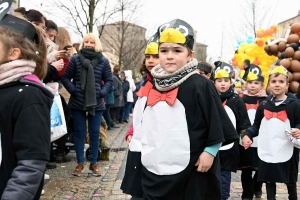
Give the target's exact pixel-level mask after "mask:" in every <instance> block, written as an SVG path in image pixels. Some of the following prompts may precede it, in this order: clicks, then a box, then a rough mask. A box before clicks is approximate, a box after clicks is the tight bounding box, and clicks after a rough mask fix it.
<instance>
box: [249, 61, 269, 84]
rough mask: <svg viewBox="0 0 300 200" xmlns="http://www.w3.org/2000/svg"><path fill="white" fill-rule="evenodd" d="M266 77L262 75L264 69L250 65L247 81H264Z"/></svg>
mask: <svg viewBox="0 0 300 200" xmlns="http://www.w3.org/2000/svg"><path fill="white" fill-rule="evenodd" d="M264 80H265V78H264V77H263V75H262V71H261V69H260V67H259V66H257V65H254V64H251V65H250V67H249V73H248V75H247V81H261V82H264Z"/></svg>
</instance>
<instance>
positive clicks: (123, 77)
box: [117, 71, 130, 123]
mask: <svg viewBox="0 0 300 200" xmlns="http://www.w3.org/2000/svg"><path fill="white" fill-rule="evenodd" d="M120 79H121V81H122V88H123V102H124V105H123V106H122V107H121V109H120V116H119V118H117V120H118V122H119V123H123V122H124V114H125V106H126V104H127V93H128V91H129V89H130V85H129V82H128V81H127V80H126V74H125V72H124V71H122V72H121V74H120Z"/></svg>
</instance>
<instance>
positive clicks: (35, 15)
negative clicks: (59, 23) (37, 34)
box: [15, 7, 46, 24]
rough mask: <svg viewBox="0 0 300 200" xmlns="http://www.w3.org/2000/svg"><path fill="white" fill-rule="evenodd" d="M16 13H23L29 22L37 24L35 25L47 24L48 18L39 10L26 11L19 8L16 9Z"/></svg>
mask: <svg viewBox="0 0 300 200" xmlns="http://www.w3.org/2000/svg"><path fill="white" fill-rule="evenodd" d="M15 12H18V13H21V14H22V15H23V16H24V17H25V18H26V19H27V20H28V21H29V22H35V23H43V22H45V24H46V18H45V17H44V15H43V14H42V13H41V12H40V11H38V10H34V9H31V10H28V11H26V9H25V8H24V7H19V8H17V9H15Z"/></svg>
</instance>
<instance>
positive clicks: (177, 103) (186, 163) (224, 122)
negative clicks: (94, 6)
mask: <svg viewBox="0 0 300 200" xmlns="http://www.w3.org/2000/svg"><path fill="white" fill-rule="evenodd" d="M193 45H194V37H193V29H192V27H191V26H190V25H189V24H187V23H186V22H184V21H182V20H180V19H175V20H173V21H171V22H168V23H165V24H163V25H161V26H160V27H159V28H158V31H157V33H156V34H154V36H153V37H152V38H151V39H150V40H149V42H148V45H147V48H146V50H145V59H144V62H143V65H142V67H141V72H142V73H143V74H145V81H144V85H143V86H142V87H141V89H140V90H139V91H138V93H137V96H138V100H137V102H136V104H135V109H134V112H133V125H132V126H131V127H130V130H129V131H128V134H127V135H126V140H127V142H128V143H129V152H128V157H127V163H126V170H125V177H124V179H123V182H122V185H121V189H122V190H123V192H124V193H127V194H130V195H132V197H133V198H132V199H136V198H137V199H139V198H140V199H147V200H170V199H172V200H204V199H207V200H218V199H222V200H225V199H228V198H229V196H230V183H231V172H236V171H237V170H241V172H242V174H241V182H242V187H243V194H242V199H245V200H246V199H253V197H254V196H256V197H260V196H261V195H262V184H263V183H266V191H267V199H270V200H272V199H275V197H276V185H275V184H276V182H279V183H286V185H287V189H288V193H289V199H293V200H294V199H297V189H296V182H297V175H298V161H299V155H298V154H299V153H298V149H296V148H294V143H293V142H292V141H293V140H295V141H298V139H297V138H298V137H300V131H299V129H298V128H299V127H300V104H299V102H298V99H297V98H295V97H294V95H292V94H290V93H288V94H286V90H287V88H288V76H287V71H286V70H285V69H284V68H283V67H281V66H277V67H275V68H274V69H273V70H272V71H271V72H270V76H269V83H268V87H269V89H270V91H271V92H272V95H269V96H268V97H267V95H266V93H265V92H264V85H263V82H264V78H263V76H262V75H261V70H260V68H259V67H257V66H255V65H251V70H250V72H249V73H248V76H247V80H246V83H245V85H246V90H245V91H244V92H243V93H242V94H240V95H238V94H236V93H235V92H234V88H233V87H234V84H233V83H232V80H231V77H232V73H233V68H232V66H231V65H229V64H226V63H224V62H216V63H215V65H216V69H215V71H214V74H213V77H212V78H213V81H211V80H210V79H209V77H210V76H211V74H212V73H211V67H210V66H209V64H207V63H205V62H200V63H198V61H197V60H196V59H195V58H193V57H194V52H193ZM197 68H198V69H197ZM235 84H238V83H237V82H236V83H235ZM258 135H259V137H257V136H258ZM287 135H289V137H287ZM253 172H254V176H253V174H252V173H253ZM252 176H253V177H252Z"/></svg>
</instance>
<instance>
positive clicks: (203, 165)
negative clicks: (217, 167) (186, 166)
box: [195, 151, 215, 172]
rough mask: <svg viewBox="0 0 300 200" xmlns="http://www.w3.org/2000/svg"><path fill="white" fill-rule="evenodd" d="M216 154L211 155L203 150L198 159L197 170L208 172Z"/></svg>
mask: <svg viewBox="0 0 300 200" xmlns="http://www.w3.org/2000/svg"><path fill="white" fill-rule="evenodd" d="M214 158H215V157H214V156H213V155H211V154H210V153H207V152H205V151H204V152H202V153H201V154H200V156H199V158H198V161H197V163H196V164H195V166H198V168H197V172H207V171H208V170H209V169H210V168H211V166H212V164H213V162H214Z"/></svg>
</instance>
